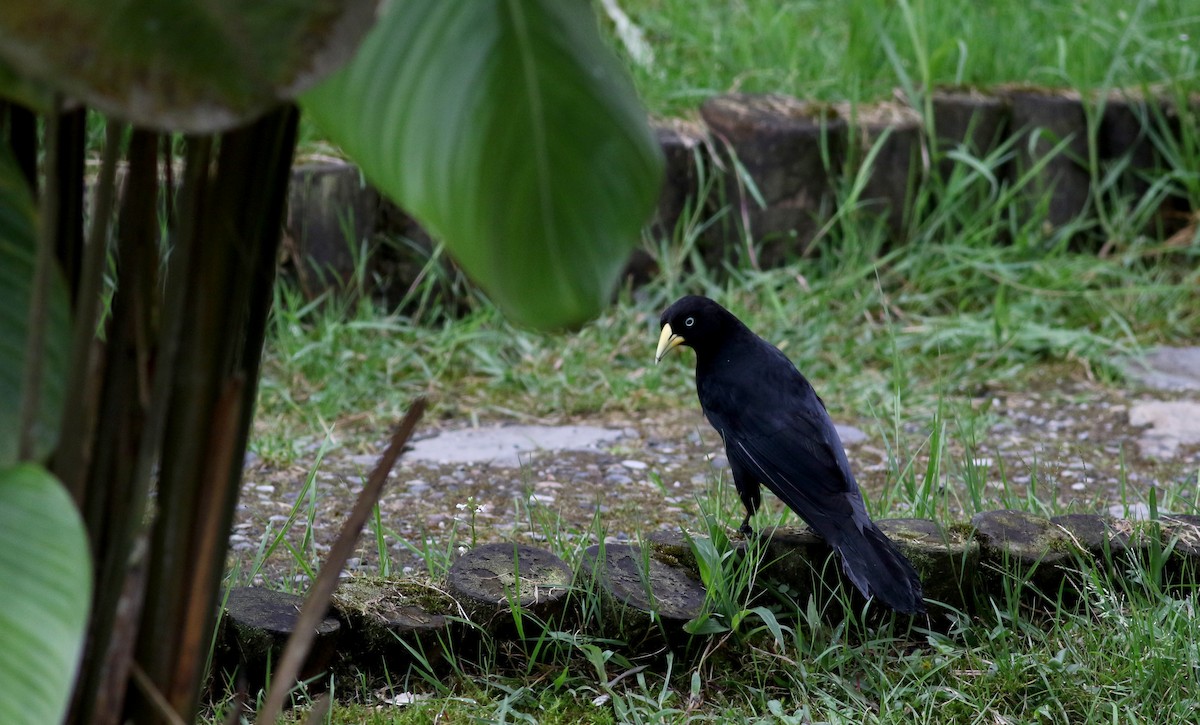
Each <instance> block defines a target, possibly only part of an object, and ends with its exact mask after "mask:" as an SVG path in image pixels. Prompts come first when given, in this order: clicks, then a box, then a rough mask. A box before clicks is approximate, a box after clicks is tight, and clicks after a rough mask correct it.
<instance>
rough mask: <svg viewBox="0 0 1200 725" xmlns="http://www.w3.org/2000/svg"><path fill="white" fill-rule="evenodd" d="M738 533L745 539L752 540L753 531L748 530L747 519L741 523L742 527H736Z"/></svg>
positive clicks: (748, 522)
mask: <svg viewBox="0 0 1200 725" xmlns="http://www.w3.org/2000/svg"><path fill="white" fill-rule="evenodd" d="M738 533H740V534H741V535H742V536H744V537H746V538H747V539H749V538H753V536H754V529H752V528H750V520H749V519H747V520H745V521H743V522H742V525H741V526H739V527H738Z"/></svg>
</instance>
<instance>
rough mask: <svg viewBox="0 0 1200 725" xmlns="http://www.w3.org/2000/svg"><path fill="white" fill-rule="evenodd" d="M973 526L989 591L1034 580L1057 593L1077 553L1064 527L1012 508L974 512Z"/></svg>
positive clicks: (999, 591) (1041, 587)
mask: <svg viewBox="0 0 1200 725" xmlns="http://www.w3.org/2000/svg"><path fill="white" fill-rule="evenodd" d="M971 525H972V526H974V527H975V538H976V540H977V541H978V542H979V553H980V561H981V563H982V564H983V567H982V568H981V573H982V580H983V583H984V584H985V586H986V588H987V590H988V591H989V592H990V593H992V594H993V595H999V594H1002V593H1003V592H1005V591H1006V590H1013V591H1015V590H1018V589H1020V590H1022V591H1023V590H1024V585H1025V584H1026V583H1032V584H1033V585H1035V586H1036V587H1037V588H1038V589H1039V590H1040V591H1041V592H1042V593H1043V594H1045V595H1046V596H1049V597H1054V596H1056V595H1057V593H1058V592H1059V590H1060V588H1061V586H1062V583H1063V579H1064V576H1065V573H1066V571H1067V570H1068V569H1070V568H1071V566H1072V564H1073V562H1074V560H1075V556H1076V554H1077V553H1078V551H1077V549H1076V547H1075V543H1074V542H1073V541H1072V539H1071V538H1070V537H1069V536H1067V533H1066V532H1065V531H1063V529H1062V528H1060V527H1058V526H1056V525H1055V524H1052V523H1051V522H1050V519H1048V518H1045V517H1044V516H1038V515H1036V514H1032V513H1029V512H1027V511H1016V510H1013V509H1002V510H999V511H984V512H982V513H978V514H975V516H973V517H972V518H971ZM1014 585H1015V586H1014Z"/></svg>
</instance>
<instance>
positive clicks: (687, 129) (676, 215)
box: [650, 119, 711, 239]
mask: <svg viewBox="0 0 1200 725" xmlns="http://www.w3.org/2000/svg"><path fill="white" fill-rule="evenodd" d="M651 126H652V127H653V129H654V133H655V135H656V136H657V137H658V145H659V148H661V149H662V152H663V158H664V159H665V160H666V170H665V171H666V173H665V174H664V175H663V188H662V192H661V193H660V194H659V197H658V207H657V208H656V210H655V212H654V219H653V221H652V222H651V227H650V228H651V231H652V233H653V234H654V235H655V236H657V237H659V238H662V239H673V238H674V234H675V226H676V225H677V224H678V223H679V219H680V217H682V216H683V215H684V213H685V212H687V211H691V210H694V209H695V205H696V204H699V203H704V202H705V200H704V199H702V198H701V196H702V192H703V190H702V189H701V188H700V169H701V166H702V165H704V166H710V165H711V161H706V158H705V157H706V156H707V150H706V148H705V145H704V127H703V126H701V125H700V124H698V123H695V122H693V121H684V120H681V119H668V120H664V121H655V122H653V123H652V124H651Z"/></svg>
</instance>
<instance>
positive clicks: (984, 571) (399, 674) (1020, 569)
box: [216, 510, 1200, 692]
mask: <svg viewBox="0 0 1200 725" xmlns="http://www.w3.org/2000/svg"><path fill="white" fill-rule="evenodd" d="M878 524H879V526H880V528H881V529H883V530H884V531H885V532H886V533H887V534H888V535H889V536H890V537H891V538H892V540H893V541H895V542H896V544H897V545H898V546H899V547H900V548H901V549H902V550H903V551H904V553H905V555H906V556H908V558H909V560H910V561H912V562H913V565H914V567H915V568H916V569H917V571H918V573H919V574H920V576H921V580H922V583H923V585H924V587H925V593H926V599H927V600H928V602H929V613H928V614H927V615H925V616H920V617H914V618H912V621H913V622H914V623H917V624H918V625H919V626H921V627H928V628H932V629H939V628H944V627H947V626H950V625H951V624H953V622H954V621H955V619H956V616H957V615H956V613H959V612H961V613H963V614H965V615H968V616H972V615H976V614H978V615H983V616H985V615H986V614H987V613H988V612H990V611H992V608H993V606H992V604H991V601H992V600H994V599H998V600H1000V601H1004V600H1005V598H1006V597H1008V596H1013V595H1015V596H1018V597H1019V598H1020V600H1021V602H1022V604H1024V605H1026V606H1029V607H1031V608H1033V609H1040V610H1043V611H1053V610H1054V608H1055V607H1058V606H1073V605H1074V604H1075V603H1076V602H1078V601H1079V599H1080V598H1081V597H1082V595H1083V593H1084V586H1085V583H1086V579H1087V577H1085V576H1080V574H1081V573H1084V572H1087V571H1088V570H1089V569H1093V568H1099V569H1102V570H1103V571H1105V572H1107V573H1108V574H1109V575H1111V576H1114V577H1124V576H1127V575H1128V571H1129V569H1130V567H1127V566H1124V565H1123V564H1124V563H1126V562H1127V561H1130V560H1132V562H1133V563H1137V564H1140V565H1141V566H1146V567H1151V566H1154V567H1158V566H1161V571H1162V573H1163V582H1164V586H1165V587H1166V588H1167V589H1168V590H1169V591H1170V590H1175V589H1184V590H1190V589H1193V588H1194V586H1195V585H1196V583H1197V582H1198V581H1200V516H1191V515H1174V516H1173V515H1163V516H1162V517H1161V518H1160V519H1157V520H1154V521H1145V522H1138V523H1136V524H1134V523H1131V522H1129V521H1126V520H1123V519H1113V518H1111V517H1107V516H1100V515H1091V514H1069V515H1066V516H1057V517H1055V518H1053V519H1047V518H1045V517H1043V516H1038V515H1036V514H1031V513H1028V512H1024V511H1013V510H1000V511H987V512H983V513H980V514H977V515H975V516H974V517H973V518H972V519H971V522H970V524H965V525H954V526H949V527H942V526H940V525H939V524H937V523H936V522H934V521H930V520H927V519H882V520H880V521H878ZM764 537H765V538H764V540H762V541H757V542H746V541H732V542H730V543H731V546H732V556H733V557H735V559H738V560H743V561H744V560H745V557H747V556H749V555H750V554H749V552H752V551H757V552H759V553H760V555H761V558H760V559H759V561H758V562H757V575H756V577H755V582H754V587H755V589H754V591H751V592H750V593H749V597H750V598H751V599H752V600H754V601H755V603H756V604H757V603H765V604H769V603H771V602H780V601H783V602H787V601H788V600H791V602H793V603H794V604H795V605H796V606H798V607H800V608H801V609H807V608H811V607H812V606H813V605H815V607H816V611H818V612H820V613H821V614H822V616H823V617H824V618H825V619H827V620H830V621H836V620H840V619H842V618H844V617H845V615H846V611H847V610H846V607H850V611H853V612H860V611H862V609H863V606H864V604H865V603H864V602H863V601H862V597H861V595H859V594H858V592H857V591H856V590H854V588H853V587H852V586H851V585H850V584H849V583H848V582H846V581H845V580H844V575H843V574H842V573H841V567H840V566H839V565H838V564H837V560H836V558H835V557H833V555H832V551H831V550H830V548H829V546H828V545H827V544H826V543H825V542H824V541H822V540H821V539H820V537H818V536H816V535H815V534H814V533H813V532H812V531H811V530H809V529H807V528H803V527H799V528H797V527H787V528H782V529H778V530H776V531H773V532H770V533H767V534H764ZM696 538H700V537H695V536H691V535H689V534H684V533H683V532H667V531H659V532H654V533H653V534H651V535H649V536H648V537H646V540H645V542H643V545H642V546H637V545H627V544H604V545H596V546H592V547H590V548H589V549H587V550H586V551H585V552H584V553H583V555H582V559H581V564H580V566H579V568H578V569H576V570H572V569H571V567H569V566H568V565H567V564H566V563H565V562H563V561H562V560H561V559H559V558H558V557H557V556H555V555H554V554H552V553H551V552H548V551H545V550H542V549H538V548H535V547H532V546H527V545H523V544H522V545H519V544H511V543H499V544H486V545H482V546H479V547H476V548H474V549H472V550H469V551H467V552H466V553H464V554H463V555H462V556H461V557H459V559H458V560H456V562H455V563H454V565H453V567H452V568H451V570H450V573H449V575H448V576H447V583H446V585H445V586H442V585H440V584H433V583H429V582H420V581H417V580H413V579H384V578H379V577H370V578H364V577H358V578H347V579H346V580H344V581H343V582H342V584H341V586H340V588H339V590H338V592H337V593H336V594H335V596H334V601H333V611H332V612H331V613H330V617H329V618H327V619H326V620H325V622H324V623H323V624H322V625H321V630H320V633H319V634H320V635H321V637H319V640H318V646H317V647H314V650H313V654H311V655H310V656H309V662H308V663H307V664H306V666H305V668H304V670H303V672H304V673H305V676H306V677H312V676H313V675H315V674H316V673H318V672H320V671H322V670H323V669H327V668H329V667H330V664H331V662H335V661H336V665H335V670H336V671H338V672H340V673H342V674H343V675H345V676H360V675H365V676H366V677H367V678H368V679H369V680H376V679H382V678H385V677H386V678H389V679H390V681H392V682H398V681H402V678H403V677H405V676H406V674H408V673H409V672H410V671H411V670H413V669H414V668H417V669H419V670H420V671H421V672H423V673H425V674H426V675H436V674H437V673H438V672H443V671H446V670H448V669H449V668H451V667H458V666H461V663H462V662H477V661H480V660H477V659H476V657H479V656H482V653H483V652H485V651H486V652H494V653H497V654H505V653H507V654H509V655H513V656H515V655H517V654H518V653H525V656H528V651H527V648H531V649H536V648H537V647H539V646H541V644H540V643H539V642H538V638H539V636H540V635H541V634H542V633H543V632H545V631H547V630H554V631H570V632H577V633H580V634H581V635H582V636H583V637H584V638H585V639H590V638H603V639H604V640H605V642H606V644H605V646H606V647H620V646H624V647H626V648H627V649H628V650H629V651H630V652H631V653H635V654H642V655H645V654H651V653H655V652H662V651H664V649H670V650H672V651H675V652H677V653H680V654H686V653H688V652H692V653H694V652H699V651H702V650H703V645H704V644H705V643H707V641H708V639H707V638H708V637H709V636H710V635H704V634H696V635H693V634H689V633H688V632H687V631H686V630H685V625H687V623H688V622H689V621H692V620H694V619H695V618H696V617H698V616H700V615H701V614H702V613H703V612H704V608H705V603H706V596H707V592H706V590H705V587H704V585H703V584H702V583H701V581H700V577H699V571H700V566H699V563H698V562H697V561H696V558H695V548H694V547H693V546H692V544H691V542H690V539H696ZM1155 556H1158V557H1159V558H1158V559H1157V560H1155V559H1154V558H1153V557H1155ZM1128 586H1130V587H1140V586H1144V583H1142V582H1140V580H1132V579H1131V580H1129V581H1128ZM299 601H300V598H299V597H296V596H294V595H290V594H282V593H278V592H272V591H269V590H266V589H255V588H249V587H245V588H239V589H234V590H232V591H231V592H230V595H229V597H228V602H227V605H226V610H225V616H224V617H223V618H222V627H221V630H220V636H219V639H218V647H217V658H216V666H217V671H218V673H224V674H218V676H217V680H216V682H217V683H221V682H233V681H236V679H237V678H236V677H234V676H232V673H234V672H237V673H239V676H245V675H246V674H247V673H248V675H249V677H248V680H249V682H250V684H251V685H254V684H256V683H260V682H261V680H262V676H263V673H264V672H265V671H266V670H267V667H268V663H269V662H271V661H273V659H275V658H278V656H279V654H280V652H281V651H282V646H283V640H284V638H285V636H286V634H287V633H288V632H289V631H290V626H291V625H292V624H293V623H294V622H295V618H296V616H297V613H298V612H299ZM839 601H841V602H844V603H845V606H843V605H842V604H839ZM869 612H870V614H871V619H872V621H879V620H883V619H886V618H889V617H899V616H900V615H893V614H892V613H891V612H889V611H887V610H885V609H884V608H883V607H881V606H877V605H873V606H872V607H871V608H870V610H869ZM481 648H482V649H481ZM446 652H451V653H452V656H453V657H454V658H455V659H456V660H457V661H458V663H457V664H456V663H455V662H449V661H446V658H445V653H446ZM250 691H251V692H253V691H254V690H253V689H251V690H250Z"/></svg>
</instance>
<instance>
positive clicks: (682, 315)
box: [654, 295, 738, 364]
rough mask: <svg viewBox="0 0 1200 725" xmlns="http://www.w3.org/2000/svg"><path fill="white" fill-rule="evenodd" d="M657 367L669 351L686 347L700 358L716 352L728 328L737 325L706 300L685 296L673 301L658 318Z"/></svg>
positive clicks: (721, 310)
mask: <svg viewBox="0 0 1200 725" xmlns="http://www.w3.org/2000/svg"><path fill="white" fill-rule="evenodd" d="M659 323H661V324H662V333H661V334H660V335H659V336H658V350H657V351H655V353H654V362H655V363H656V364H657V363H658V362H659V361H660V360H662V359H663V356H664V355H666V354H667V353H668V352H669V351H670V350H671V349H672V348H675V347H679V346H680V345H686V346H688V347H690V348H692V349H693V350H695V351H696V353H697V354H702V353H704V352H706V351H708V350H711V349H715V348H716V347H717V346H718V345H720V343H721V341H722V340H724V339H725V338H726V336H727V335H728V333H729V330H730V327H731V326H736V325H737V324H738V322H737V318H736V317H734V316H733V314H732V313H731V312H730V311H729V310H727V309H725V308H724V307H722V306H720V305H718V304H717V303H716V302H713V301H712V300H710V299H709V298H707V297H700V296H699V295H688V296H687V297H681V298H679V299H678V300H676V301H675V303H674V304H672V305H671V306H670V307H668V308H667V309H666V311H665V312H663V313H662V317H661V318H659Z"/></svg>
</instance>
